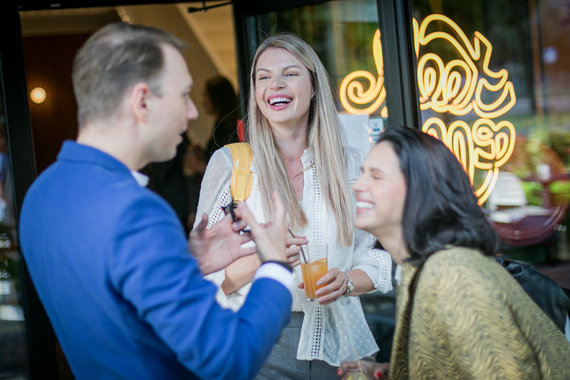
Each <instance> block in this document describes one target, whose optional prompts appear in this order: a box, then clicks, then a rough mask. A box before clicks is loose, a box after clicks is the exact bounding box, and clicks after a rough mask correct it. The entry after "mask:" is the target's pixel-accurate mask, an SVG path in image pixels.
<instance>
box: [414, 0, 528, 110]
mask: <svg viewBox="0 0 570 380" xmlns="http://www.w3.org/2000/svg"><path fill="white" fill-rule="evenodd" d="M413 5H414V17H415V18H416V19H417V20H423V19H424V18H425V17H427V16H428V15H430V14H434V13H440V14H444V15H446V16H448V17H450V18H452V19H453V21H455V22H456V23H457V24H458V25H460V26H461V28H462V30H463V31H464V32H465V33H466V34H467V36H469V37H471V35H472V33H473V31H475V30H478V31H479V32H481V33H482V34H483V35H484V36H485V37H486V38H487V39H488V40H489V41H490V42H491V44H492V45H493V60H492V62H491V63H490V65H489V67H490V68H491V69H492V70H497V69H500V68H504V69H507V70H508V72H509V77H510V80H511V81H512V82H513V84H514V86H515V88H516V89H517V97H518V98H519V99H522V98H531V102H530V103H524V104H527V105H529V106H530V105H532V78H533V72H532V65H531V61H530V50H531V46H530V43H531V38H530V31H529V13H528V5H527V4H526V1H523V2H522V3H521V1H520V0H473V1H456V0H414V1H413ZM427 52H428V51H427V50H424V51H422V52H420V54H424V53H427ZM429 52H433V53H435V54H437V55H439V56H440V57H442V58H444V57H449V59H452V58H453V56H452V55H453V53H454V52H453V50H451V49H450V47H449V45H446V44H435V43H434V44H430V51H429ZM479 69H481V67H479ZM522 105H523V103H522V102H519V105H518V106H519V107H520V106H522Z"/></svg>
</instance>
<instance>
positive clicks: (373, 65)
mask: <svg viewBox="0 0 570 380" xmlns="http://www.w3.org/2000/svg"><path fill="white" fill-rule="evenodd" d="M252 17H256V18H257V19H256V24H257V25H261V26H262V28H263V29H264V30H263V32H262V33H261V34H260V35H259V38H260V39H263V37H264V36H266V35H269V34H276V33H279V32H291V33H294V34H295V35H297V36H299V37H301V38H302V39H304V40H305V41H307V42H308V43H309V44H310V45H311V46H312V47H313V49H314V50H315V52H316V53H317V55H318V56H319V58H320V59H321V61H322V62H323V65H324V66H325V68H326V69H327V71H328V73H329V75H330V78H331V81H332V85H333V89H334V92H335V94H336V96H337V98H338V99H337V105H336V106H337V110H338V111H339V117H340V119H341V122H342V124H343V125H344V127H345V131H349V133H350V136H351V138H350V139H346V140H347V142H348V143H350V144H351V145H353V146H355V147H357V148H358V149H360V150H363V151H365V152H367V151H368V150H369V148H370V144H371V143H373V142H374V141H375V139H376V137H377V136H378V134H379V133H380V131H381V130H382V128H383V125H384V121H385V118H386V117H387V110H386V107H385V105H384V100H385V97H386V92H385V90H384V86H383V73H382V55H381V51H379V48H380V45H379V42H380V41H379V38H380V36H379V34H377V30H378V10H377V6H376V1H375V0H350V1H348V0H344V1H329V2H324V3H321V4H317V5H307V6H302V7H297V8H291V9H288V10H284V11H279V12H269V13H266V14H261V15H257V16H252ZM263 33H265V34H263ZM375 41H376V42H375ZM250 48H251V49H250V50H251V51H255V49H256V48H257V46H251V47H250ZM375 49H376V51H375ZM374 51H375V53H373V52H374ZM378 51H379V52H380V54H379V55H378V54H377V53H378Z"/></svg>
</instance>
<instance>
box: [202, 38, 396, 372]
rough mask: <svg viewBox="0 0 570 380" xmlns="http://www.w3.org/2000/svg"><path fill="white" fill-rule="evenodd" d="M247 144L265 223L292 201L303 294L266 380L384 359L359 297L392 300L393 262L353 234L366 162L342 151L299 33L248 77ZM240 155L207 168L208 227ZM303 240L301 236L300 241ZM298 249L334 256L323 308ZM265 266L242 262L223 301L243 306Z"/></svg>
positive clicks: (321, 74) (226, 153) (330, 103)
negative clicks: (275, 207) (385, 295)
mask: <svg viewBox="0 0 570 380" xmlns="http://www.w3.org/2000/svg"><path fill="white" fill-rule="evenodd" d="M250 88H251V96H250V99H249V105H248V107H249V110H248V117H247V129H246V130H247V133H248V135H247V140H248V142H249V144H250V146H251V149H252V151H253V163H252V166H251V170H252V179H251V180H252V191H251V195H250V196H249V198H248V199H247V200H246V204H247V205H248V207H249V208H250V209H251V210H252V212H253V214H254V215H255V217H256V219H257V221H258V222H259V223H262V222H264V221H266V220H269V218H270V217H271V211H270V210H271V208H272V204H273V202H272V200H271V197H270V194H271V193H272V192H273V191H277V192H278V193H279V194H280V195H281V197H282V198H283V199H284V203H285V204H286V207H287V212H288V216H289V223H290V228H291V231H292V234H291V235H290V236H289V237H288V239H287V246H288V249H287V254H288V256H289V262H290V263H291V265H293V266H294V267H295V273H296V278H297V281H298V283H299V289H297V291H296V292H295V293H294V301H293V308H292V311H293V312H292V317H291V323H290V324H289V326H288V327H287V328H286V329H285V330H284V331H283V333H282V335H281V338H280V340H279V342H278V343H277V345H276V346H275V348H274V349H273V351H272V353H271V355H270V357H269V359H268V361H267V362H266V364H265V365H264V367H263V368H262V369H261V371H260V373H259V375H258V378H259V379H307V378H311V379H331V378H334V377H336V367H337V366H338V365H339V364H340V363H341V361H342V360H345V359H346V358H355V352H358V355H360V356H367V355H371V354H373V353H375V352H376V351H377V350H378V347H377V345H376V342H375V341H374V337H373V336H372V333H371V332H370V329H369V328H368V325H367V323H366V320H365V319H364V314H363V311H362V307H361V305H360V302H359V299H358V296H359V295H360V294H363V293H366V292H369V291H372V290H374V289H378V290H380V291H384V292H386V291H389V290H391V288H392V283H391V259H390V257H389V255H388V253H386V252H384V251H381V250H377V249H373V244H374V239H373V237H372V236H371V235H369V234H367V233H364V232H362V231H359V232H358V231H356V232H355V230H354V227H353V223H352V220H353V211H354V209H355V203H354V199H353V195H352V193H351V191H350V183H352V182H353V181H355V180H356V178H357V177H358V175H359V172H360V167H361V163H362V159H363V157H362V155H361V154H360V153H359V152H357V151H356V150H354V149H352V148H349V147H344V146H343V143H342V140H343V136H342V133H343V132H342V130H341V128H342V127H341V124H340V121H339V119H338V117H337V114H336V109H335V103H334V99H333V95H332V91H331V86H330V82H329V79H328V75H327V73H326V70H325V68H324V67H323V65H322V63H321V62H320V60H319V58H318V57H317V55H316V53H315V52H314V51H313V49H312V48H311V47H310V46H309V45H308V44H307V43H306V42H304V41H303V40H301V39H300V38H298V37H296V36H294V35H291V34H279V35H276V36H273V37H270V38H268V39H267V40H265V41H264V42H262V43H261V45H260V46H259V48H258V49H257V52H256V54H255V58H254V60H253V66H252V69H251V76H250ZM231 172H232V156H231V153H230V150H229V148H223V149H219V150H217V151H216V152H215V153H214V155H213V156H212V158H211V159H210V161H209V163H208V167H207V169H206V173H205V175H204V180H203V182H202V188H201V191H200V200H199V205H198V215H201V213H203V212H207V213H208V214H209V224H208V226H209V227H212V226H215V224H216V223H217V222H218V221H219V220H220V219H222V218H223V216H224V213H223V211H222V207H223V206H226V205H228V204H229V203H231V202H232V201H233V200H232V199H231V195H230V178H231ZM293 234H295V235H297V237H294V235H293ZM300 245H306V250H307V251H308V252H311V253H319V252H321V253H322V252H326V257H327V258H328V268H329V270H328V273H327V274H326V275H324V276H323V277H322V278H321V279H320V280H319V284H322V285H325V286H323V287H322V288H321V289H319V290H318V291H317V296H318V297H319V298H318V301H313V302H310V301H308V300H307V299H306V296H305V293H304V290H303V289H302V287H303V286H304V284H303V282H302V276H301V270H300V266H299V263H300V257H299V251H300ZM258 266H259V261H258V260H257V259H256V258H255V257H249V258H247V259H244V260H238V261H236V262H235V263H234V264H233V265H230V266H229V267H227V268H226V269H225V270H223V271H220V272H217V273H215V274H214V275H212V276H210V277H209V278H210V279H212V281H214V282H215V283H216V284H217V285H218V286H219V288H220V290H219V291H218V300H219V302H220V303H221V304H222V305H224V306H226V307H230V308H233V309H239V308H240V307H242V304H243V302H244V300H245V299H246V295H247V294H248V292H249V293H251V290H252V289H251V286H252V285H251V280H252V278H253V275H254V273H255V271H256V270H257V268H258Z"/></svg>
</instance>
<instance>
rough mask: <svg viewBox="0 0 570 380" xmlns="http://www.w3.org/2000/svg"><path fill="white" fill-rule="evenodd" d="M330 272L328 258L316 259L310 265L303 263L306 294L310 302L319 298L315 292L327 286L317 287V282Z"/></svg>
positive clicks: (302, 270) (302, 271)
mask: <svg viewBox="0 0 570 380" xmlns="http://www.w3.org/2000/svg"><path fill="white" fill-rule="evenodd" d="M327 272H328V264H327V258H326V257H324V258H320V259H315V260H314V261H311V262H309V263H306V264H303V263H301V273H302V275H303V283H304V285H305V294H306V295H307V299H308V300H314V299H316V298H318V297H317V296H316V295H315V292H316V291H317V290H318V289H320V288H322V287H323V286H325V285H326V284H322V285H320V286H317V284H316V282H317V281H318V280H319V279H320V278H321V277H323V276H324V275H325V274H327Z"/></svg>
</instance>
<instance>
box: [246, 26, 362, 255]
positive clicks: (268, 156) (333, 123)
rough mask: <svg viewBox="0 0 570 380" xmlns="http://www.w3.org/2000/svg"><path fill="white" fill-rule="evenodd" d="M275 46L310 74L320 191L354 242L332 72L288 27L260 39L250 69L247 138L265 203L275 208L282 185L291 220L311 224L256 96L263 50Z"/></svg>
mask: <svg viewBox="0 0 570 380" xmlns="http://www.w3.org/2000/svg"><path fill="white" fill-rule="evenodd" d="M270 48H279V49H284V50H286V51H288V52H289V53H291V54H292V55H293V56H295V57H296V58H297V59H298V60H299V61H301V63H302V64H303V65H304V66H305V67H306V68H307V69H308V70H309V72H310V74H311V82H312V85H313V88H314V91H315V96H314V97H313V99H312V100H311V106H310V109H309V126H308V129H307V134H308V136H307V140H308V144H309V147H310V148H311V150H312V152H313V156H314V160H315V163H314V164H315V165H316V169H317V176H318V180H319V185H320V188H321V192H322V194H323V195H324V197H325V199H326V202H327V204H328V205H329V207H330V208H331V210H332V211H333V214H334V216H335V220H336V224H337V238H338V240H339V241H341V242H342V243H344V244H346V245H349V244H351V242H352V236H353V231H354V227H353V224H352V220H353V215H352V211H353V207H352V197H351V195H350V192H349V188H348V181H347V175H346V162H347V161H346V160H347V158H346V152H345V150H344V148H343V146H342V129H341V128H342V126H341V124H340V121H339V119H338V117H337V114H336V109H335V106H334V104H335V103H334V98H333V93H332V91H331V85H330V81H329V77H328V74H327V71H326V70H325V68H324V67H323V64H322V63H321V61H320V59H319V57H318V56H317V54H316V53H315V51H314V50H313V49H312V48H311V47H310V46H309V45H308V44H307V43H306V42H305V41H303V40H302V39H300V38H299V37H297V36H295V35H292V34H287V33H282V34H278V35H275V36H272V37H269V38H268V39H266V40H265V41H263V42H262V43H261V45H260V46H259V47H258V48H257V52H256V53H255V57H254V59H253V65H252V68H251V75H250V96H249V107H248V115H247V120H246V122H247V139H248V141H249V143H250V145H251V148H252V150H253V156H254V157H255V165H256V168H257V172H258V173H263V175H260V176H259V181H260V188H261V194H262V200H263V204H264V206H266V208H265V209H266V210H272V209H273V208H272V206H273V205H272V202H271V192H272V191H273V190H277V191H278V192H279V194H280V195H281V198H282V199H283V202H284V204H285V205H286V207H287V208H288V212H289V220H290V223H291V225H292V226H305V225H306V224H307V217H306V215H305V213H304V212H303V209H302V208H301V205H300V203H299V200H298V199H297V194H296V193H295V189H294V188H293V185H292V184H291V181H290V180H289V177H288V176H287V171H286V169H285V165H284V163H283V160H282V159H281V156H280V154H279V151H278V149H277V146H276V144H275V140H274V137H273V133H272V132H271V127H270V125H269V122H268V120H267V119H266V118H265V116H263V114H262V113H261V111H260V109H259V107H258V106H257V102H256V100H255V69H256V66H257V62H258V60H259V57H260V56H261V54H263V53H264V52H265V51H266V50H267V49H270ZM304 169H307V168H304Z"/></svg>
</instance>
